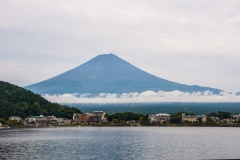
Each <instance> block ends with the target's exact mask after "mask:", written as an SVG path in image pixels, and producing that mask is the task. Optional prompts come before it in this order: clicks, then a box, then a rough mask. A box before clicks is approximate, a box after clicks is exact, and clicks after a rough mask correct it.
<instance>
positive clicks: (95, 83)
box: [25, 54, 221, 94]
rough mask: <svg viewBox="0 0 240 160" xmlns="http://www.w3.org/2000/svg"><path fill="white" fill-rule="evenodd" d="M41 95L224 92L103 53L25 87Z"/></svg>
mask: <svg viewBox="0 0 240 160" xmlns="http://www.w3.org/2000/svg"><path fill="white" fill-rule="evenodd" d="M25 88H26V89H29V90H31V91H33V92H35V93H38V94H63V93H91V94H99V93H117V94H121V93H129V92H144V91H147V90H151V91H155V92H158V91H160V90H161V91H174V90H179V91H183V92H191V93H192V92H204V91H206V90H209V91H211V92H213V93H219V92H221V90H219V89H214V88H210V87H201V86H197V85H192V86H190V85H186V84H180V83H176V82H172V81H169V80H165V79H162V78H159V77H156V76H154V75H152V74H149V73H147V72H145V71H143V70H141V69H139V68H137V67H135V66H133V65H131V64H130V63H128V62H126V61H125V60H123V59H121V58H119V57H118V56H116V55H114V54H103V55H98V56H96V57H94V58H93V59H91V60H89V61H88V62H86V63H84V64H82V65H80V66H78V67H76V68H74V69H71V70H69V71H67V72H65V73H62V74H60V75H58V76H55V77H53V78H50V79H47V80H44V81H42V82H39V83H36V84H32V85H29V86H26V87H25Z"/></svg>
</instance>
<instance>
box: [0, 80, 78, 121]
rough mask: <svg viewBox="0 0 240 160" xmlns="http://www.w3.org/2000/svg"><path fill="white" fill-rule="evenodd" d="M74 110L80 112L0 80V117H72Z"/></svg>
mask: <svg viewBox="0 0 240 160" xmlns="http://www.w3.org/2000/svg"><path fill="white" fill-rule="evenodd" d="M76 112H78V113H81V111H80V110H79V109H78V108H74V107H67V106H62V105H59V104H57V103H51V102H49V101H48V100H46V99H44V98H43V97H41V96H40V95H38V94H35V93H33V92H31V91H29V90H26V89H24V88H22V87H18V86H16V85H12V84H10V83H8V82H3V81H0V118H4V119H8V118H9V117H10V116H19V117H22V118H25V117H28V116H30V115H45V116H48V115H55V116H56V117H63V118H72V115H73V113H76Z"/></svg>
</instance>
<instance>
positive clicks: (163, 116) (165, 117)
mask: <svg viewBox="0 0 240 160" xmlns="http://www.w3.org/2000/svg"><path fill="white" fill-rule="evenodd" d="M170 117H171V115H170V114H167V113H158V114H155V115H154V114H151V115H150V116H149V119H150V122H152V123H163V122H169V121H170Z"/></svg>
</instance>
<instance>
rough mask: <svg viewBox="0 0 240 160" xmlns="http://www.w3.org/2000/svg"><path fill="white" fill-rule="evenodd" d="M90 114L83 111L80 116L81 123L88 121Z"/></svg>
mask: <svg viewBox="0 0 240 160" xmlns="http://www.w3.org/2000/svg"><path fill="white" fill-rule="evenodd" d="M89 117H90V115H89V114H88V113H82V114H80V115H79V116H78V122H79V123H87V122H88V120H89Z"/></svg>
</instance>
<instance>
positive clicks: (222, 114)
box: [208, 111, 231, 119]
mask: <svg viewBox="0 0 240 160" xmlns="http://www.w3.org/2000/svg"><path fill="white" fill-rule="evenodd" d="M208 116H209V117H219V118H220V119H225V118H230V117H231V113H230V112H223V111H218V112H212V113H210V114H208Z"/></svg>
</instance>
